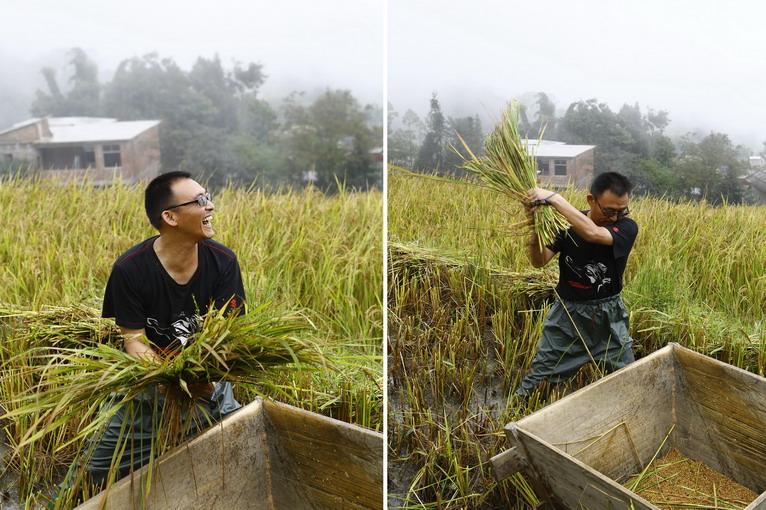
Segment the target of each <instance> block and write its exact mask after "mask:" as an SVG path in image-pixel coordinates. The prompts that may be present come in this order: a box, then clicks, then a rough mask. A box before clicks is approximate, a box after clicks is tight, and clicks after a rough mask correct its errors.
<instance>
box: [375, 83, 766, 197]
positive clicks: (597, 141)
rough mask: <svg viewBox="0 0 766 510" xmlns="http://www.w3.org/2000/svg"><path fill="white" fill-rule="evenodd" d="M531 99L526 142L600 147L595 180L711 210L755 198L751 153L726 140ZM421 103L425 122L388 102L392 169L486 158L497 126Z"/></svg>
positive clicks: (446, 167)
mask: <svg viewBox="0 0 766 510" xmlns="http://www.w3.org/2000/svg"><path fill="white" fill-rule="evenodd" d="M534 98H535V100H534V102H533V103H531V104H530V102H529V101H528V102H527V104H522V111H521V114H520V126H519V129H520V132H521V133H522V136H526V137H528V138H529V139H538V138H539V137H540V136H541V134H542V137H543V138H544V139H546V140H555V141H560V142H565V143H568V144H575V145H595V146H596V149H595V155H594V173H595V174H599V173H602V172H605V171H617V172H620V173H623V174H625V175H627V176H629V177H630V178H631V180H632V181H633V183H634V185H635V190H634V191H635V193H637V194H648V195H654V196H665V197H669V198H687V199H692V200H701V199H706V200H708V201H709V202H710V203H713V204H720V203H723V202H727V203H742V202H748V201H750V200H751V199H752V197H751V196H750V195H749V192H748V191H747V189H746V188H745V187H744V186H743V185H742V183H741V178H742V177H744V176H745V175H747V174H748V173H749V172H750V163H749V159H748V156H749V150H748V149H747V148H746V147H743V146H735V145H734V144H733V143H732V141H731V139H730V138H729V136H728V135H727V134H725V133H720V132H716V131H710V132H708V133H688V134H686V135H684V136H681V137H674V138H671V137H669V136H668V135H666V134H665V133H666V129H667V127H668V126H669V125H670V123H671V118H672V115H671V113H670V112H667V111H664V110H659V111H655V110H653V109H651V108H642V107H641V106H640V105H639V104H638V103H635V104H633V105H629V104H625V105H623V106H622V108H620V110H619V111H617V112H615V111H613V110H612V109H611V108H610V107H609V106H608V105H607V104H605V103H601V102H599V101H598V100H597V99H595V98H594V99H589V100H584V101H577V102H574V103H572V104H570V105H569V106H568V107H567V108H566V110H564V113H563V115H562V114H558V115H557V113H556V112H557V105H555V104H554V103H553V101H552V100H551V99H550V97H549V95H548V94H546V93H545V92H540V93H537V94H536V95H535V96H534ZM424 104H428V105H429V106H430V108H429V110H428V114H427V115H426V116H425V117H424V118H422V119H421V118H420V117H419V116H418V114H417V113H415V112H414V111H412V110H411V109H408V110H407V111H406V112H405V113H403V114H401V113H400V112H398V111H397V110H396V107H395V105H393V104H391V103H389V113H388V116H389V131H388V160H389V163H391V164H393V165H397V166H402V167H405V168H408V169H413V170H415V171H420V172H434V171H436V172H443V173H449V174H458V175H461V174H462V173H463V171H462V170H461V168H460V166H461V165H462V163H463V157H467V156H468V152H467V151H466V149H465V145H468V147H470V149H471V151H472V152H473V153H474V154H476V155H481V154H482V145H483V141H484V137H485V136H486V133H487V132H488V131H489V129H491V127H492V126H482V125H481V121H480V118H479V116H478V114H477V115H473V116H467V117H459V118H452V117H447V116H445V114H444V113H443V109H442V105H441V104H440V102H439V99H438V97H437V94H436V93H434V94H433V95H432V97H431V98H430V101H429V102H427V101H424ZM530 112H532V113H530ZM499 116H500V112H497V117H498V118H499ZM458 135H459V136H458ZM461 139H462V141H461ZM464 142H465V145H464ZM764 145H765V146H766V143H765V144H764ZM456 149H457V150H459V151H460V152H461V154H462V156H463V157H461V156H460V155H458V154H457V153H456Z"/></svg>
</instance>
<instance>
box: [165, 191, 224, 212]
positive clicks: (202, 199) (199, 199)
mask: <svg viewBox="0 0 766 510" xmlns="http://www.w3.org/2000/svg"><path fill="white" fill-rule="evenodd" d="M212 201H213V198H212V197H211V196H210V193H206V194H204V195H202V196H201V197H197V198H195V199H194V200H189V201H188V202H184V203H183V204H178V205H172V206H170V207H168V208H166V209H165V210H166V211H169V210H170V209H175V208H176V207H183V206H185V205H189V204H197V205H198V206H200V207H205V206H206V205H207V203H208V202H212Z"/></svg>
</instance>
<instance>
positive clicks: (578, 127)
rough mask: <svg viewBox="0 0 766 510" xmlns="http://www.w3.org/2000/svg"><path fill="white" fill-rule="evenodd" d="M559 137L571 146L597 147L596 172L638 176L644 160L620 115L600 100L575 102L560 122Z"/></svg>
mask: <svg viewBox="0 0 766 510" xmlns="http://www.w3.org/2000/svg"><path fill="white" fill-rule="evenodd" d="M559 134H560V136H559V138H561V140H562V141H564V142H566V143H570V144H582V145H595V146H596V151H595V156H594V167H595V168H594V173H595V174H600V173H602V172H607V171H614V172H620V173H622V174H625V175H632V174H635V169H636V168H637V166H638V162H639V160H640V157H639V155H638V154H636V153H635V152H633V151H634V150H635V142H634V140H633V137H632V136H631V134H630V132H629V131H628V130H627V129H625V128H624V127H623V126H622V125H621V124H620V122H619V119H618V117H617V115H615V114H614V112H612V110H610V109H609V106H607V105H606V104H605V103H599V102H598V101H597V100H596V99H589V100H588V101H578V102H576V103H572V104H571V105H570V106H569V108H568V109H567V112H566V114H565V115H564V117H563V118H562V119H561V121H560V122H559Z"/></svg>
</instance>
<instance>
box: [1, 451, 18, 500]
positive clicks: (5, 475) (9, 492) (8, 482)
mask: <svg viewBox="0 0 766 510" xmlns="http://www.w3.org/2000/svg"><path fill="white" fill-rule="evenodd" d="M10 449H11V448H10V447H9V446H8V445H7V444H5V443H2V442H0V509H2V510H21V509H22V508H23V506H21V505H19V503H18V501H19V490H18V485H19V483H18V482H19V480H18V477H17V476H16V473H15V472H13V471H11V470H8V469H7V468H6V465H5V458H6V456H7V454H8V452H9V451H10Z"/></svg>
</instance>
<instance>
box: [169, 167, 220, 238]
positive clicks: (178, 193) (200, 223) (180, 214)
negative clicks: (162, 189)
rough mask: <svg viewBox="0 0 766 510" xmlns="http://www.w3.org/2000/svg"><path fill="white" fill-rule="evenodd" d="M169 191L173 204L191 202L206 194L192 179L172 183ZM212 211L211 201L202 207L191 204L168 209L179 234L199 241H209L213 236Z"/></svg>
mask: <svg viewBox="0 0 766 510" xmlns="http://www.w3.org/2000/svg"><path fill="white" fill-rule="evenodd" d="M171 190H172V191H173V203H174V204H185V203H186V202H192V201H193V200H196V199H198V198H199V197H201V196H204V195H206V194H207V191H205V188H203V187H202V186H200V185H199V183H197V182H196V181H194V180H192V179H179V180H178V181H176V182H174V183H173V185H172V186H171ZM214 209H215V206H214V205H213V202H212V200H211V201H208V202H207V203H206V204H205V205H204V206H200V205H199V204H198V203H196V202H192V203H191V204H186V205H182V206H180V207H175V208H173V209H170V211H169V212H171V213H172V214H173V217H174V218H175V220H176V227H177V228H178V229H179V231H180V232H183V233H186V234H188V235H189V236H192V237H198V238H199V239H200V240H201V239H210V238H212V237H213V236H214V235H215V231H214V230H213V225H212V219H213V210H214Z"/></svg>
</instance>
